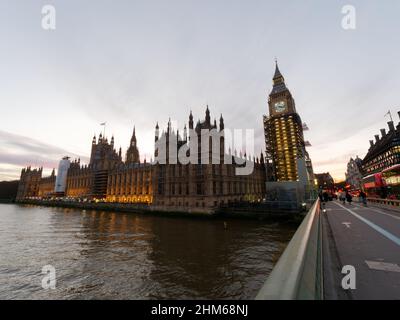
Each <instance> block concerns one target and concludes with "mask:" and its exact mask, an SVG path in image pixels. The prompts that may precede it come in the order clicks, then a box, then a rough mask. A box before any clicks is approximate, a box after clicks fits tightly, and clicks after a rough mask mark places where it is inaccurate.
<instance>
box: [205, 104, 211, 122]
mask: <svg viewBox="0 0 400 320" xmlns="http://www.w3.org/2000/svg"><path fill="white" fill-rule="evenodd" d="M205 120H206V123H207V124H211V122H210V110H209V109H208V105H207V109H206V119H205Z"/></svg>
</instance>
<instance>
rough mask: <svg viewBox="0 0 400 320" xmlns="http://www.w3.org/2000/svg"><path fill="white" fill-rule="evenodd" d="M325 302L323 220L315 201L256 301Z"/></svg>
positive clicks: (318, 205) (318, 204) (317, 202)
mask: <svg viewBox="0 0 400 320" xmlns="http://www.w3.org/2000/svg"><path fill="white" fill-rule="evenodd" d="M294 299H303V300H320V299H323V271H322V219H321V210H320V202H319V200H317V201H315V203H314V205H313V206H312V207H311V209H310V210H309V212H308V213H307V215H306V216H305V217H304V220H303V222H302V223H301V225H300V226H299V228H298V229H297V231H296V233H295V234H294V236H293V238H292V240H291V241H290V242H289V244H288V246H287V248H286V249H285V251H284V252H283V254H282V256H281V257H280V259H279V261H278V263H277V264H276V265H275V267H274V269H273V270H272V272H271V274H270V276H269V277H268V279H267V281H266V282H265V284H264V285H263V287H262V288H261V290H260V291H259V293H258V294H257V296H256V300H294Z"/></svg>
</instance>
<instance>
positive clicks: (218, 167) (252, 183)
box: [19, 106, 266, 212]
mask: <svg viewBox="0 0 400 320" xmlns="http://www.w3.org/2000/svg"><path fill="white" fill-rule="evenodd" d="M188 127H189V134H188V132H187V127H186V125H185V127H184V130H183V136H181V135H180V133H179V131H178V130H177V131H175V130H174V129H173V128H172V126H171V121H168V126H167V129H166V131H163V132H162V133H161V134H160V132H159V126H158V124H157V125H156V130H155V139H154V141H155V152H154V157H155V159H156V160H155V161H154V162H152V161H150V162H149V163H148V162H146V160H145V161H144V162H143V163H141V162H140V156H139V150H138V148H137V139H136V132H135V129H134V130H133V134H132V137H131V141H130V145H129V148H128V149H127V152H126V157H125V161H123V160H122V151H121V148H119V151H118V152H117V151H116V149H115V147H114V137H112V138H111V141H110V142H109V141H108V139H107V137H103V136H102V134H100V135H99V138H98V139H97V138H96V136H94V137H93V139H92V149H91V155H90V161H89V164H88V165H82V164H81V161H80V159H76V160H74V161H72V162H71V163H70V162H69V160H68V159H66V158H64V159H63V160H62V161H61V162H60V166H59V175H58V176H59V177H58V180H57V178H56V177H55V174H54V171H53V174H52V175H51V176H50V177H48V178H44V179H42V178H41V172H42V171H41V170H42V169H40V171H38V172H36V171H32V170H31V169H30V168H29V170H28V172H27V171H26V170H25V169H24V170H23V171H22V174H21V183H20V189H21V192H20V197H19V199H20V200H21V199H24V198H29V197H37V196H40V197H45V196H46V195H47V194H48V192H49V191H50V190H51V185H53V188H54V185H56V190H57V191H60V192H61V191H63V190H64V191H65V196H66V197H67V198H75V199H88V200H96V201H104V202H116V203H131V204H146V205H151V206H152V207H153V208H156V209H157V210H165V211H177V210H183V211H189V212H192V211H205V212H212V211H213V210H215V209H216V208H218V207H220V206H224V205H231V204H236V203H243V202H255V201H261V200H262V199H263V198H264V197H265V182H266V170H265V165H264V156H263V155H261V157H260V158H258V157H255V156H253V158H252V159H251V158H250V157H248V156H247V155H246V154H244V155H240V156H237V155H236V153H235V155H232V154H231V153H230V151H229V152H228V153H226V152H225V137H224V119H223V117H222V115H221V117H220V119H219V126H217V121H216V119H214V121H213V122H212V121H211V117H210V110H209V109H208V106H207V109H206V112H205V119H204V120H203V121H200V120H199V121H198V122H197V124H196V125H194V122H193V115H192V113H190V115H189V122H188ZM211 133H216V134H217V136H218V142H219V144H217V146H218V147H217V148H216V149H214V148H213V147H212V144H210V141H212V139H213V138H211V135H210V134H211ZM161 145H162V146H164V149H165V150H161V148H160V146H161ZM203 146H206V147H207V146H208V148H203ZM182 149H183V150H184V152H183V154H184V155H185V156H187V157H188V159H190V161H189V162H188V163H184V162H182V161H181V159H180V158H179V157H178V154H179V153H180V152H181V150H182ZM205 160H206V161H205ZM215 160H218V161H215ZM247 164H249V167H251V168H252V170H251V171H250V172H249V174H244V175H238V174H237V173H236V170H237V169H240V168H244V167H246V165H247ZM62 176H64V178H63V179H62ZM65 176H66V178H65ZM65 179H66V180H65ZM56 181H57V182H56ZM60 181H61V182H60ZM64 183H65V188H64V187H63V184H64Z"/></svg>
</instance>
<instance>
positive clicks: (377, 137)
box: [375, 134, 379, 142]
mask: <svg viewBox="0 0 400 320" xmlns="http://www.w3.org/2000/svg"><path fill="white" fill-rule="evenodd" d="M375 140H376V142H379V134H376V135H375Z"/></svg>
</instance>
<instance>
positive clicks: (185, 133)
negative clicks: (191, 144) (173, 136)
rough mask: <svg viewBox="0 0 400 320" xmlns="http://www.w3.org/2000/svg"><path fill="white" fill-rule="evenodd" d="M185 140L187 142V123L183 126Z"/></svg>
mask: <svg viewBox="0 0 400 320" xmlns="http://www.w3.org/2000/svg"><path fill="white" fill-rule="evenodd" d="M183 140H184V141H186V142H187V128H186V124H185V127H184V128H183Z"/></svg>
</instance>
